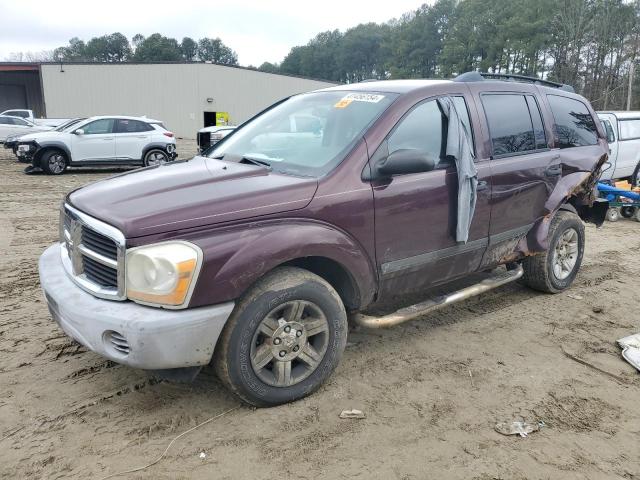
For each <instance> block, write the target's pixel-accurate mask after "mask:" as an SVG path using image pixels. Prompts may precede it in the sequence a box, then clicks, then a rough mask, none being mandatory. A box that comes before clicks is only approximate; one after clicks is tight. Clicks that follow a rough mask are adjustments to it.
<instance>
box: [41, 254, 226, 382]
mask: <svg viewBox="0 0 640 480" xmlns="http://www.w3.org/2000/svg"><path fill="white" fill-rule="evenodd" d="M39 271H40V283H41V285H42V289H43V290H44V294H45V298H46V300H47V305H48V307H49V311H50V312H51V315H52V317H53V318H54V320H55V321H56V322H57V323H58V325H59V326H60V328H62V330H64V332H65V333H66V334H67V335H69V336H70V337H72V338H73V339H75V340H76V341H78V342H79V343H81V344H82V345H84V346H85V347H87V348H88V349H89V350H92V351H94V352H96V353H98V354H100V355H102V356H104V357H106V358H109V359H110V360H113V361H114V362H118V363H122V364H124V365H129V366H131V367H135V368H141V369H145V370H161V369H174V368H183V367H196V366H203V365H207V364H208V363H209V362H210V361H211V357H212V355H213V350H214V348H215V346H216V342H217V340H218V337H219V335H220V333H221V332H222V328H223V327H224V325H225V323H226V321H227V319H228V318H229V315H231V312H232V310H233V308H234V303H233V302H228V303H222V304H219V305H214V306H209V307H200V308H193V309H186V310H164V309H160V308H154V307H147V306H143V305H138V304H137V303H133V302H128V301H125V302H121V301H113V300H103V299H100V298H97V297H94V296H93V295H91V294H89V293H87V292H86V291H84V290H82V289H81V288H80V287H78V286H77V285H76V284H75V283H74V282H73V281H72V280H71V279H70V278H69V277H68V276H67V273H66V271H65V269H64V267H63V265H62V260H61V257H60V244H55V245H53V246H51V247H49V248H48V249H47V250H45V252H44V253H43V254H42V256H41V257H40V261H39Z"/></svg>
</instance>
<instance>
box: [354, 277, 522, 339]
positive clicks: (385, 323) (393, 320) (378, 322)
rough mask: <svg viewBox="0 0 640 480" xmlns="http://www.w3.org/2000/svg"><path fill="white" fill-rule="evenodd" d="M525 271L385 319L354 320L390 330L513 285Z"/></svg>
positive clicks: (487, 280)
mask: <svg viewBox="0 0 640 480" xmlns="http://www.w3.org/2000/svg"><path fill="white" fill-rule="evenodd" d="M523 273H524V270H523V269H522V265H518V266H517V267H516V268H515V269H513V270H507V271H506V272H505V271H502V272H500V273H497V274H494V275H492V276H490V277H488V278H485V279H484V280H482V281H481V282H478V283H476V284H475V285H471V286H470V287H467V288H463V289H461V290H458V291H456V292H453V293H450V294H448V295H441V296H438V297H435V298H430V299H428V300H425V301H424V302H420V303H416V304H415V305H410V306H408V307H404V308H401V309H400V310H396V311H395V312H393V313H391V314H389V315H385V316H383V317H374V316H369V315H363V314H361V313H357V314H355V315H354V316H353V317H352V318H353V320H354V321H355V322H356V323H357V324H358V325H360V326H361V327H366V328H388V327H393V326H395V325H398V324H400V323H404V322H406V321H409V320H413V319H414V318H416V317H419V316H421V315H424V314H426V313H430V312H433V311H434V310H438V309H440V308H442V307H446V306H447V305H452V304H454V303H458V302H461V301H463V300H466V299H467V298H471V297H475V296H476V295H480V294H481V293H484V292H488V291H489V290H493V289H494V288H497V287H501V286H502V285H505V284H507V283H511V282H513V281H515V280H518V279H519V278H520V277H522V274H523Z"/></svg>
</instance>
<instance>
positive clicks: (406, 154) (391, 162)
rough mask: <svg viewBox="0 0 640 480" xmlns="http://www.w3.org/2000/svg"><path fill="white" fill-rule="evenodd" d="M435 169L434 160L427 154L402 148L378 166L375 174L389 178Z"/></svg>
mask: <svg viewBox="0 0 640 480" xmlns="http://www.w3.org/2000/svg"><path fill="white" fill-rule="evenodd" d="M435 167H436V162H435V160H434V159H433V158H432V157H431V156H430V155H429V154H428V153H427V152H424V151H422V150H418V149H415V148H404V149H401V150H396V151H395V152H393V153H391V154H390V155H389V156H388V157H387V159H386V160H385V161H384V162H383V163H382V164H381V165H379V166H378V168H377V173H378V175H379V176H381V177H391V176H393V175H402V174H408V173H420V172H429V171H431V170H433V169H434V168H435Z"/></svg>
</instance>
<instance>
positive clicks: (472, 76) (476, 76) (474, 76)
mask: <svg viewBox="0 0 640 480" xmlns="http://www.w3.org/2000/svg"><path fill="white" fill-rule="evenodd" d="M484 80H505V81H507V82H524V83H533V84H535V85H542V86H544V87H553V88H557V89H559V90H564V91H565V92H571V93H575V90H574V89H573V87H572V86H571V85H566V84H564V83H556V82H551V81H549V80H541V79H540V78H537V77H528V76H526V75H516V74H515V73H513V74H511V73H489V72H466V73H462V74H460V75H458V76H457V77H456V78H454V79H453V81H454V82H482V81H484Z"/></svg>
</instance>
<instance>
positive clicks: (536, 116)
mask: <svg viewBox="0 0 640 480" xmlns="http://www.w3.org/2000/svg"><path fill="white" fill-rule="evenodd" d="M524 98H525V99H526V100H527V106H528V107H529V115H531V123H533V138H534V141H535V144H536V149H539V148H547V136H546V135H545V133H544V124H543V123H542V115H541V114H540V107H538V102H536V99H535V98H534V97H533V96H532V95H526V96H525V97H524Z"/></svg>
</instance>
